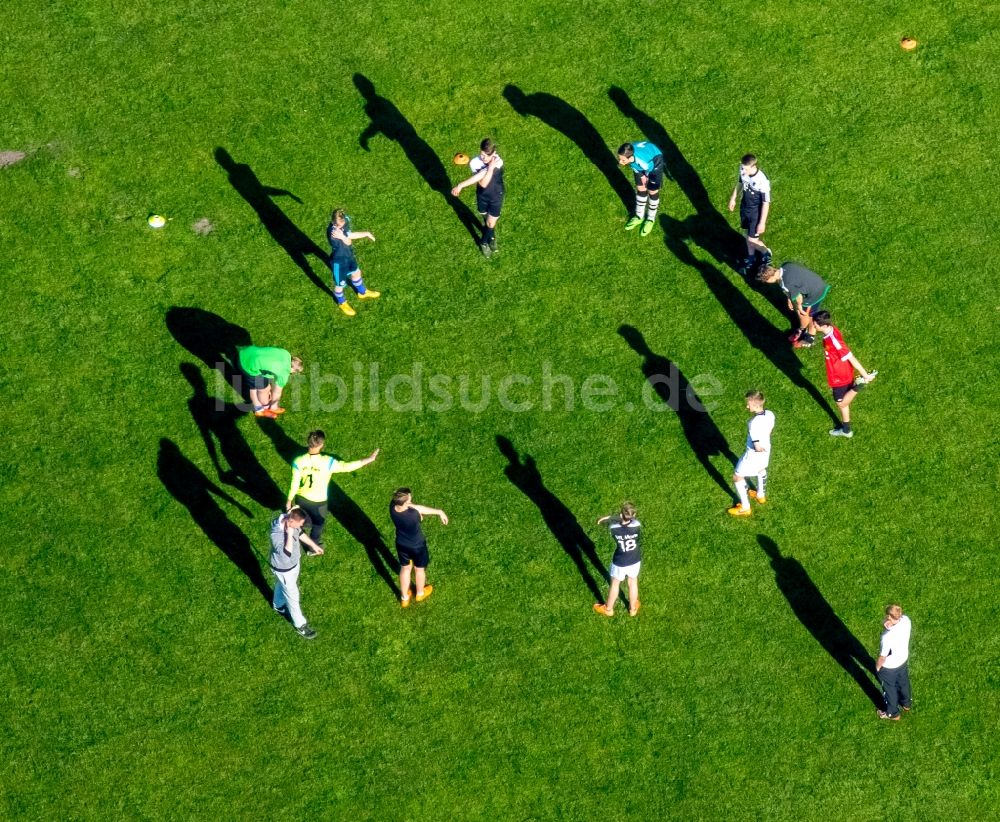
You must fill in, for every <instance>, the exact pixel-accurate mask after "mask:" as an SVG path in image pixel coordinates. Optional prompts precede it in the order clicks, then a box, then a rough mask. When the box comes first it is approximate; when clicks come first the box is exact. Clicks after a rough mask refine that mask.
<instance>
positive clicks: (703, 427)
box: [618, 325, 736, 497]
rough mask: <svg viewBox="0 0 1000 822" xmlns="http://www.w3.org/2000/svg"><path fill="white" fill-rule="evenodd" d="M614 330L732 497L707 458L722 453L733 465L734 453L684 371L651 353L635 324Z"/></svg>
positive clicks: (711, 473)
mask: <svg viewBox="0 0 1000 822" xmlns="http://www.w3.org/2000/svg"><path fill="white" fill-rule="evenodd" d="M618 333H619V334H620V335H621V336H622V339H624V340H625V342H627V343H628V344H629V347H630V348H631V349H632V350H633V351H635V353H636V354H638V355H639V356H640V357H642V366H641V367H642V373H643V375H644V376H645V377H646V381H647V382H648V383H649V386H650V387H651V388H652V389H653V391H655V392H656V395H657V396H658V397H659V398H660V399H661V400H662V401H663V404H664V405H666V406H668V407H669V408H671V409H672V410H673V412H674V413H675V414H677V419H678V421H679V422H680V424H681V430H682V431H683V432H684V437H685V439H687V442H688V446H689V447H690V448H691V451H692V452H694V455H695V457H697V458H698V462H700V463H701V467H702V468H704V469H705V472H706V473H707V474H708V475H709V476H710V477H711V478H712V479H713V480H715V482H716V483H717V484H718V486H719V487H720V488H722V490H723V491H725V492H726V493H727V494H729V495H730V497H732V486H730V485H729V483H728V482H727V481H726V478H725V476H723V474H722V473H721V472H720V471H719V469H718V468H716V467H715V466H714V465H713V464H712V462H711V460H710V459H709V458H710V457H716V456H723V457H725V458H726V459H727V460H729V463H730V464H731V465H735V464H736V455H735V454H734V453H733V452H732V450H731V449H730V448H729V443H728V442H727V441H726V438H725V437H724V436H723V435H722V432H721V431H720V430H719V428H718V426H717V425H716V424H715V422H714V421H713V420H712V416H711V414H709V413H708V410H707V409H706V408H705V406H704V404H703V403H702V401H701V399H700V398H699V397H698V393H697V392H696V391H695V390H694V387H693V386H692V385H691V383H690V382H689V381H688V379H687V377H685V376H684V372H683V371H681V370H680V368H678V367H677V365H676V363H673V362H671V361H670V360H668V359H667V358H666V357H663V356H661V355H659V354H656V353H654V352H653V351H652V350H651V349H650V348H649V345H648V344H647V342H646V340H645V338H644V337H643V335H642V333H641V332H640V331H639V330H638V329H637V328H634V327H633V326H631V325H623V326H620V327H619V329H618Z"/></svg>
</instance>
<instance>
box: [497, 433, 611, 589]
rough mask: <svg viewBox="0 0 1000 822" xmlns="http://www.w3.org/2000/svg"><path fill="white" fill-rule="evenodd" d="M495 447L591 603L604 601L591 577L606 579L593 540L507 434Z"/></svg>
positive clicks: (534, 464) (607, 576) (509, 476)
mask: <svg viewBox="0 0 1000 822" xmlns="http://www.w3.org/2000/svg"><path fill="white" fill-rule="evenodd" d="M497 448H499V449H500V453H501V454H503V456H504V457H505V458H506V459H507V461H508V463H509V465H508V466H507V467H506V468H504V471H503V472H504V475H505V476H506V477H507V479H509V480H510V481H511V483H512V484H513V485H514V487H515V488H517V489H518V490H519V491H520V492H521V493H522V494H524V495H525V496H526V497H527V498H528V499H529V500H531V501H532V502H533V503H534V504H535V505H536V506H537V507H538V510H539V512H540V513H541V515H542V520H543V521H544V522H545V524H546V525H547V526H548V529H549V530H550V531H551V532H552V536H554V537H555V538H556V540H557V541H558V543H559V545H561V546H562V549H563V551H565V552H566V556H568V557H569V558H570V559H571V560H573V564H574V565H576V569H577V571H579V573H580V577H581V578H582V579H583V582H584V584H585V585H586V586H587V588H588V589H589V590H590V593H591V594H592V595H593V597H594V601H595V602H602V603H603V602H604V597H603V596H602V594H601V589H600V588H599V587H598V585H597V581H596V580H595V579H594V575H593V573H592V569H593V570H596V571H597V573H598V574H599V575H600V577H601V578H602V579H603V580H604V581H605V582H608V581H610V576H609V575H608V570H607V568H605V567H604V563H602V562H601V560H600V558H599V557H598V556H597V550H596V548H595V547H594V543H593V540H591V539H590V537H588V536H587V534H586V533H585V532H584V530H583V528H582V527H581V526H580V523H579V522H577V519H576V517H575V516H574V515H573V512H572V511H570V510H569V508H567V507H566V505H565V504H564V503H563V502H562V500H560V499H559V497H557V496H556V495H555V494H553V493H552V492H551V491H550V490H549V489H548V488H546V487H545V483H544V482H543V481H542V475H541V472H540V471H539V470H538V466H537V465H536V463H535V458H534V457H532V456H531V455H530V454H525V455H524V456H523V457H522V456H521V455H520V454H518V452H517V449H516V448H515V447H514V443H512V442H511V441H510V440H509V439H507V437H503V436H499V435H498V436H497Z"/></svg>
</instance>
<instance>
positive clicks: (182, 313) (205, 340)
mask: <svg viewBox="0 0 1000 822" xmlns="http://www.w3.org/2000/svg"><path fill="white" fill-rule="evenodd" d="M166 324H167V330H168V331H170V333H171V334H172V335H173V337H174V339H175V340H177V342H178V343H180V345H182V346H183V347H184V348H185V349H187V350H188V351H189V352H191V353H192V354H193V355H194V356H195V357H197V358H198V359H199V360H201V361H202V362H203V363H204V364H205V365H207V366H208V367H209V368H213V369H215V370H216V371H217V372H218V373H219V374H221V375H222V377H223V379H224V380H225V381H226V383H228V384H229V385H230V386H231V387H232V389H233V391H235V392H236V394H237V395H238V396H239V397H241V398H242V400H243V402H242V403H240V404H238V405H237V409H238V410H239V411H242V412H248V411H250V408H251V406H250V394H249V387H248V386H246V385H244V380H243V374H242V372H241V371H240V368H239V359H238V357H239V351H238V349H239V348H241V347H243V346H247V345H250V344H251V340H250V332H249V331H247V330H246V329H245V328H243V327H241V326H239V325H236V324H234V323H231V322H228V321H227V320H224V319H223V318H222V317H220V316H219V315H218V314H213V313H212V312H211V311H205V310H204V309H202V308H185V307H180V306H171V307H170V308H169V309H168V310H167V316H166Z"/></svg>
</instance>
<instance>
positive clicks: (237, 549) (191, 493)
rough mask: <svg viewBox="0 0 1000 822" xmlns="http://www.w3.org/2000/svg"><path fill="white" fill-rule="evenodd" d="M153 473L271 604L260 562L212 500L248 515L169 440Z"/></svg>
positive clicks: (244, 509)
mask: <svg viewBox="0 0 1000 822" xmlns="http://www.w3.org/2000/svg"><path fill="white" fill-rule="evenodd" d="M156 473H157V476H159V478H160V482H162V483H163V486H164V487H165V488H166V489H167V490H168V491H169V492H170V494H171V495H172V496H173V497H174V499H176V500H177V501H178V502H179V503H181V505H183V506H184V507H185V508H187V509H188V512H189V513H190V514H191V518H192V519H193V520H194V521H195V523H196V524H197V525H198V527H199V528H201V530H202V531H203V532H204V533H205V536H206V537H208V538H209V539H210V540H211V541H212V543H213V544H214V545H215V546H216V548H218V549H219V550H220V551H222V553H223V554H225V555H226V557H228V558H229V561H230V562H232V563H233V565H235V566H236V567H237V568H239V569H240V571H241V572H242V573H243V574H244V575H245V576H246V578H247V579H248V580H250V582H251V583H252V584H253V586H254V587H255V588H256V589H257V590H258V591H260V593H261V595H262V596H263V597H264V598H265V599H267V601H268V602H270V601H271V588H270V586H269V585H268V584H267V580H265V579H264V574H263V572H262V571H261V567H260V560H259V559H258V557H257V555H256V554H255V553H254V550H253V546H252V545H251V544H250V540H249V539H247V536H246V534H244V533H243V531H241V530H240V528H239V527H237V526H236V525H235V524H234V523H233V522H232V521H231V520H230V519H229V517H228V516H227V515H226V512H225V511H224V510H223V509H222V508H221V507H220V506H219V504H218V503H217V502H216V500H215V498H216V497H218V498H219V499H221V500H225V501H226V502H228V503H229V504H230V505H233V506H235V507H236V508H238V509H239V510H240V511H242V512H243V513H244V514H245V515H246V516H248V517H249V516H252V514H251V513H250V511H248V510H247V509H246V508H244V507H243V506H242V505H240V503H238V502H237V501H236V500H235V499H233V498H232V497H231V496H229V494H227V493H226V492H225V491H223V490H222V489H221V488H219V486H217V485H216V484H215V483H214V482H212V481H211V480H210V479H209V478H208V477H206V476H205V475H204V473H202V471H201V470H200V469H199V468H198V466H196V465H195V464H194V463H193V462H191V461H190V460H189V459H188V458H187V457H185V456H184V455H183V454H182V453H181V450H180V448H178V447H177V444H176V443H174V442H173V441H171V440H169V439H166V438H164V439H161V440H160V451H159V454H158V456H157V460H156Z"/></svg>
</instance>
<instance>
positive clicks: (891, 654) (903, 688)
mask: <svg viewBox="0 0 1000 822" xmlns="http://www.w3.org/2000/svg"><path fill="white" fill-rule="evenodd" d="M882 627H883V628H885V630H884V631H883V632H882V638H881V640H880V641H879V649H878V659H877V660H876V661H875V674H876V675H877V676H878V681H879V683H880V684H881V685H882V695H883V696H884V697H885V710H884V711H879V712H878V717H879V719H892V720H898V719H899V717H900V713H899V709H900V708H902V709H903V710H904V711H909V710H910V708H911V707H912V705H913V699H912V695H911V693H910V671H909V666H908V664H907V663H908V662H909V659H910V632H911V631H912V626H911V624H910V618H909V617H908V616H907V615H906V614H904V613H903V609H902V608H901V607H900V606H899V605H889V606H887V607H886V609H885V621H884V622H883V623H882Z"/></svg>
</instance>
